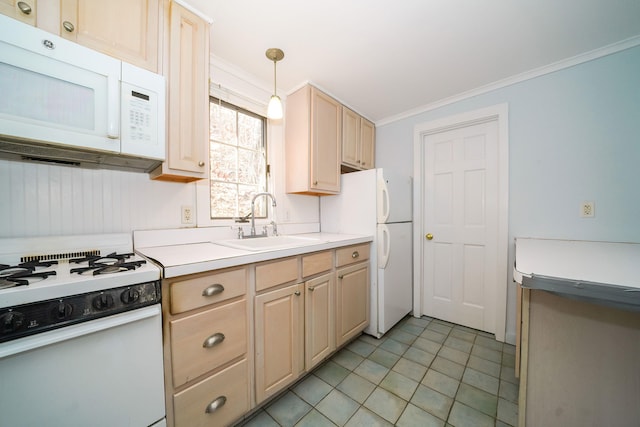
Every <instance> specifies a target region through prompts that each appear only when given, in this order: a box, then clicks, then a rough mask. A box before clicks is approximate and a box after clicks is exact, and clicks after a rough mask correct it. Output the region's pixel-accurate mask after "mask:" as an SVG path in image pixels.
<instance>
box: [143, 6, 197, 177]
mask: <svg viewBox="0 0 640 427" xmlns="http://www.w3.org/2000/svg"><path fill="white" fill-rule="evenodd" d="M168 31H169V40H168V42H167V43H165V44H166V49H165V55H166V56H167V58H168V64H167V65H166V67H167V68H166V69H167V72H166V73H165V76H166V77H167V81H168V84H169V89H168V92H167V103H168V109H167V110H168V114H167V161H165V162H164V163H162V165H161V166H158V168H157V169H155V170H154V171H153V172H151V174H150V176H151V178H153V179H161V180H166V181H178V182H190V181H195V180H198V179H202V178H205V176H206V171H207V167H206V166H207V158H208V156H207V145H208V142H209V87H208V86H209V24H208V23H207V22H206V21H205V20H204V19H202V18H201V17H200V16H198V15H196V14H194V13H192V12H191V11H189V10H187V9H185V8H184V7H182V6H180V5H179V4H177V3H173V2H172V3H171V5H170V13H169V29H168Z"/></svg>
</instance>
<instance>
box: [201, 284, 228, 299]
mask: <svg viewBox="0 0 640 427" xmlns="http://www.w3.org/2000/svg"><path fill="white" fill-rule="evenodd" d="M223 291H224V286H222V285H221V284H220V283H216V284H215V285H211V286H209V287H208V288H206V289H205V290H204V291H202V296H203V297H212V296H214V295H217V294H220V293H222V292H223Z"/></svg>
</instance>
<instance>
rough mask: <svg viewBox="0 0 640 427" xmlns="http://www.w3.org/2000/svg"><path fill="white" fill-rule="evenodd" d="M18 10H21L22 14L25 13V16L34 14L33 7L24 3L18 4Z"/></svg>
mask: <svg viewBox="0 0 640 427" xmlns="http://www.w3.org/2000/svg"><path fill="white" fill-rule="evenodd" d="M18 9H20V12H22V13H24V14H25V15H29V14H30V13H31V12H32V10H31V6H29V5H28V4H27V3H25V2H23V1H19V2H18Z"/></svg>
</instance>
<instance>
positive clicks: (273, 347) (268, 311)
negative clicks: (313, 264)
mask: <svg viewBox="0 0 640 427" xmlns="http://www.w3.org/2000/svg"><path fill="white" fill-rule="evenodd" d="M255 313H256V321H255V344H256V374H255V375H256V381H255V382H256V402H257V403H260V402H262V401H263V400H264V399H266V398H267V397H269V396H272V395H273V394H275V393H276V392H278V391H280V390H282V389H283V388H284V387H286V386H287V385H289V384H290V383H291V382H293V381H294V380H295V379H296V378H298V377H299V376H300V374H301V373H302V371H303V369H304V347H303V336H304V290H303V287H302V284H295V285H291V286H287V287H286V288H282V289H278V290H275V291H271V292H267V293H264V294H261V295H258V296H256V298H255Z"/></svg>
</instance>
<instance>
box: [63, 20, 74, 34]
mask: <svg viewBox="0 0 640 427" xmlns="http://www.w3.org/2000/svg"><path fill="white" fill-rule="evenodd" d="M62 28H64V29H65V30H66V31H67V32H68V33H73V30H75V29H76V27H74V26H73V24H72V23H71V22H69V21H64V22H63V23H62Z"/></svg>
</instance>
